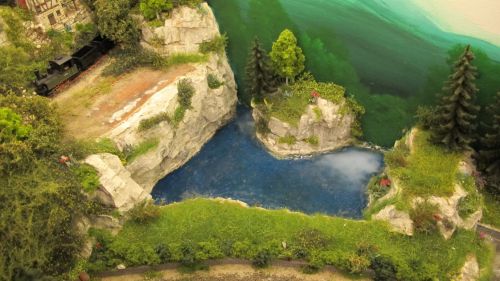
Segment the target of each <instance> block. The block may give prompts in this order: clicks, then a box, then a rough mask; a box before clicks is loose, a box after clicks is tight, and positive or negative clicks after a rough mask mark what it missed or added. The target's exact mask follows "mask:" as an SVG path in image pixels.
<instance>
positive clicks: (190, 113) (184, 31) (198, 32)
mask: <svg viewBox="0 0 500 281" xmlns="http://www.w3.org/2000/svg"><path fill="white" fill-rule="evenodd" d="M219 34H220V33H219V28H218V25H217V21H216V19H215V16H214V15H213V13H212V10H211V9H210V7H209V6H208V5H207V4H206V3H204V4H202V5H201V7H200V8H199V9H194V8H189V7H180V8H177V9H175V10H174V11H173V12H172V14H171V15H170V17H169V18H168V19H167V20H165V25H164V26H162V27H158V28H154V29H153V28H149V29H148V28H145V29H143V37H144V42H143V44H145V45H146V46H149V47H151V48H154V47H153V46H151V45H150V44H149V43H148V42H150V40H151V39H152V38H153V37H158V36H162V38H163V39H164V40H163V41H162V42H163V43H162V46H161V47H160V48H154V49H155V50H156V51H158V52H162V53H164V54H168V55H171V54H174V53H191V52H198V49H199V44H200V43H202V42H204V41H206V40H209V39H212V38H213V37H214V36H217V35H219ZM209 74H210V75H215V76H216V77H217V78H218V79H219V80H220V81H221V82H223V85H222V86H221V87H219V88H217V89H211V88H210V87H208V82H207V77H208V75H209ZM182 79H188V80H189V81H190V82H191V84H192V85H193V86H194V88H195V94H194V96H193V97H192V99H191V108H189V109H188V110H187V111H186V113H185V116H184V118H183V119H182V121H181V122H180V124H178V125H177V126H175V125H173V124H172V123H171V122H162V123H161V124H159V125H158V126H155V127H154V128H152V129H149V130H146V131H143V132H141V131H140V130H139V129H138V128H139V124H140V122H141V121H142V120H144V119H147V118H150V117H153V116H156V115H158V114H162V113H167V114H168V115H169V116H173V115H174V112H175V109H176V108H177V107H178V104H179V103H178V101H177V83H178V82H179V81H180V80H182ZM236 103H237V95H236V82H235V80H234V74H233V71H232V70H231V67H230V66H229V63H228V59H227V57H226V55H225V54H224V53H220V54H218V53H213V54H210V55H209V59H208V61H207V62H205V63H198V64H196V65H193V70H192V71H191V72H189V73H187V74H185V75H184V76H182V77H177V78H176V79H175V81H173V82H172V83H171V84H169V85H168V86H166V87H164V88H163V89H161V90H159V91H157V92H156V93H152V94H151V97H150V98H149V99H148V101H147V102H146V103H144V104H143V105H142V106H141V107H140V108H139V109H138V110H136V111H135V112H134V113H133V114H132V115H130V116H129V117H128V118H127V120H125V121H123V122H122V123H121V124H120V125H119V126H117V127H116V128H114V129H113V130H112V131H111V132H110V134H109V135H108V136H109V137H110V138H111V139H113V140H114V141H115V142H116V143H117V144H118V146H119V147H120V148H125V147H127V146H136V145H138V144H140V143H142V142H144V141H145V140H148V139H156V140H158V142H159V144H158V146H157V147H156V148H154V149H152V150H151V151H149V152H148V153H146V154H145V155H142V156H140V157H138V158H137V159H135V160H134V161H133V162H132V163H128V165H127V167H126V168H127V170H128V171H130V173H131V174H132V178H133V179H134V180H135V181H136V182H137V183H138V184H139V185H140V186H141V187H142V188H144V190H145V191H146V192H151V190H152V189H153V187H154V185H155V184H156V183H157V182H158V181H159V180H160V179H162V178H163V177H165V176H166V175H167V174H169V173H170V172H172V171H174V170H176V169H178V168H179V167H181V166H182V165H184V164H185V163H186V162H187V161H188V160H189V159H191V158H192V157H193V156H194V155H196V154H197V153H198V152H199V151H200V149H201V148H202V146H203V145H204V144H205V143H206V142H207V141H208V140H210V139H211V138H212V136H213V135H214V134H215V132H216V131H217V130H218V129H219V128H220V127H222V126H223V125H225V124H226V123H227V122H229V121H230V120H231V119H232V118H233V116H234V114H235V113H236Z"/></svg>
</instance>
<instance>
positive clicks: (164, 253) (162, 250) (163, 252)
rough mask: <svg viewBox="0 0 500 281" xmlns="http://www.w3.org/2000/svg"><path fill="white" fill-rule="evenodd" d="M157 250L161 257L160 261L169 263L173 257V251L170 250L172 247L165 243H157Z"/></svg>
mask: <svg viewBox="0 0 500 281" xmlns="http://www.w3.org/2000/svg"><path fill="white" fill-rule="evenodd" d="M155 252H156V254H157V255H158V258H159V259H160V262H162V263H167V262H169V261H170V260H171V258H172V253H171V252H170V249H169V248H168V246H167V245H165V244H163V243H160V244H158V245H156V247H155Z"/></svg>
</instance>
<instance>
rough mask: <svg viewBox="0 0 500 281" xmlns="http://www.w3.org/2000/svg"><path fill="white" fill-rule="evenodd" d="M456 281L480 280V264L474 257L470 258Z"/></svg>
mask: <svg viewBox="0 0 500 281" xmlns="http://www.w3.org/2000/svg"><path fill="white" fill-rule="evenodd" d="M455 280H456V281H477V280H479V264H478V262H477V258H476V257H475V256H473V255H471V256H468V257H467V260H466V261H465V264H464V266H463V267H462V269H461V270H460V274H459V276H458V278H457V279H455Z"/></svg>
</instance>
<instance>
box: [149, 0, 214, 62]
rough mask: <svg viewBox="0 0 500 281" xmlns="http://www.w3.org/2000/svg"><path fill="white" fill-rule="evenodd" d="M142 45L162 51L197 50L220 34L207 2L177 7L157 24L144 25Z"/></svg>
mask: <svg viewBox="0 0 500 281" xmlns="http://www.w3.org/2000/svg"><path fill="white" fill-rule="evenodd" d="M142 35H143V42H142V45H143V46H145V47H147V48H152V49H155V50H156V51H157V52H160V53H162V54H166V55H169V54H174V53H196V52H198V47H199V45H200V43H202V42H205V41H208V40H210V39H212V38H214V37H215V36H218V35H219V28H218V25H217V21H216V20H215V17H214V15H213V12H212V9H210V7H209V6H208V4H207V3H203V4H201V5H200V7H199V8H198V9H193V8H190V7H186V6H183V7H180V8H177V9H175V10H173V11H172V13H171V15H170V16H169V18H167V19H166V20H165V24H164V25H163V26H160V27H150V26H147V25H145V26H143V28H142Z"/></svg>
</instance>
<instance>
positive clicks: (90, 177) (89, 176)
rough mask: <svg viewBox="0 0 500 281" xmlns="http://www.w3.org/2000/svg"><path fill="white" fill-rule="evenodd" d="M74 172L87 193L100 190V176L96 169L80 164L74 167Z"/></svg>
mask: <svg viewBox="0 0 500 281" xmlns="http://www.w3.org/2000/svg"><path fill="white" fill-rule="evenodd" d="M72 171H73V173H74V174H75V175H76V177H77V178H78V180H79V181H80V183H81V184H82V188H83V190H85V192H87V193H92V192H94V191H96V190H97V189H98V188H99V186H100V182H99V176H98V175H97V171H96V170H95V169H94V167H92V166H90V165H87V164H80V165H77V166H76V167H73V168H72Z"/></svg>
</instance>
